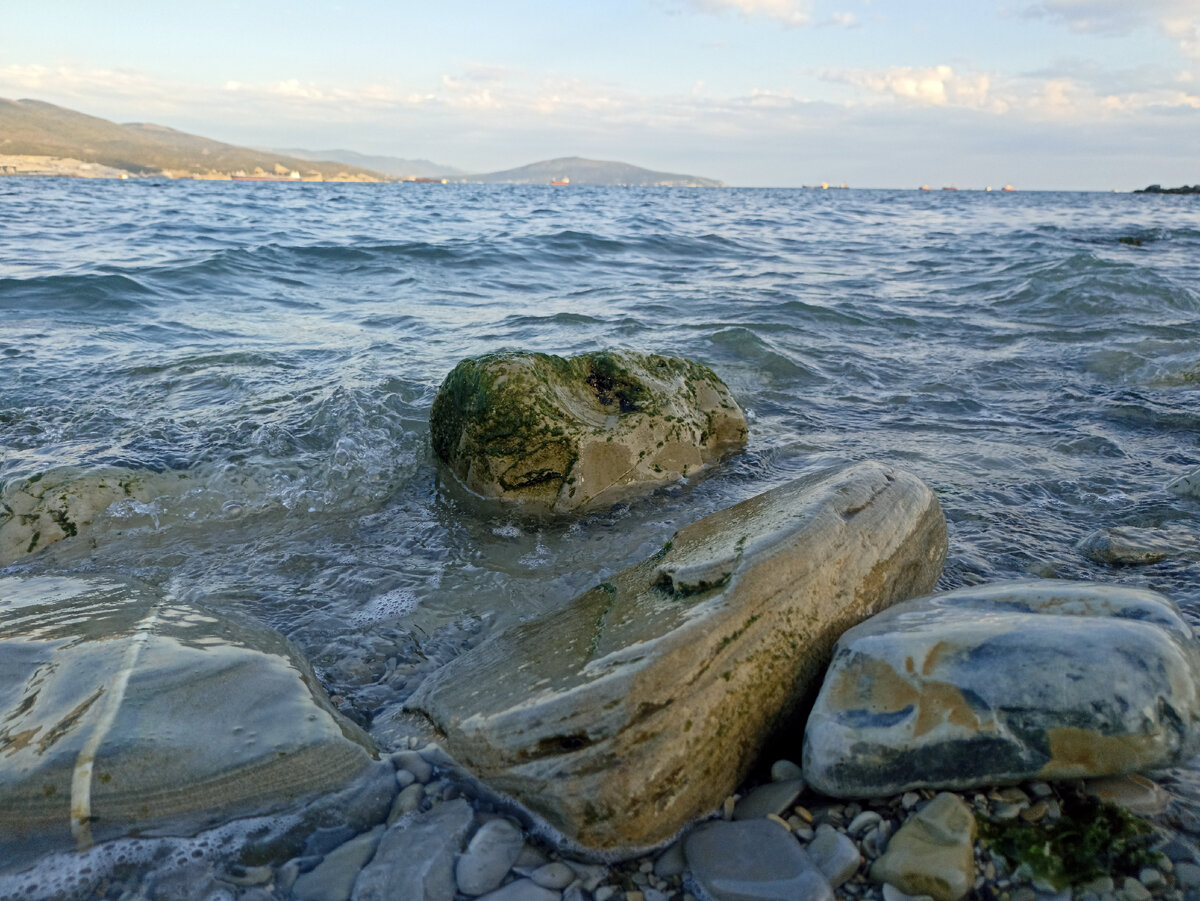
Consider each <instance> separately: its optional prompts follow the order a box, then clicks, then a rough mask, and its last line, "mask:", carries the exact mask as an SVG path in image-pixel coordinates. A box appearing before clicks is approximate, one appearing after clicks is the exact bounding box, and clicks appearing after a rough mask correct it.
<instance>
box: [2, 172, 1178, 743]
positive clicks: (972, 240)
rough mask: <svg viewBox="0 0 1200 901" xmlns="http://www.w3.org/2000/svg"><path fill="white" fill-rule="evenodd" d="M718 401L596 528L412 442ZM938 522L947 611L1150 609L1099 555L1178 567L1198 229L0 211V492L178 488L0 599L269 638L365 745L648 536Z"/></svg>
mask: <svg viewBox="0 0 1200 901" xmlns="http://www.w3.org/2000/svg"><path fill="white" fill-rule="evenodd" d="M614 346H615V347H631V348H637V349H641V350H646V351H652V352H658V353H669V354H677V355H682V356H686V357H690V358H693V359H696V360H700V361H702V362H704V363H706V364H708V365H709V366H711V367H712V368H713V369H714V370H715V371H716V372H717V373H718V374H719V375H720V376H721V377H722V378H723V379H724V380H725V381H726V382H727V383H728V384H729V386H730V388H731V389H732V391H733V393H734V394H735V396H736V397H737V399H738V400H739V401H740V403H741V404H742V406H743V407H744V408H745V410H746V413H747V418H748V420H749V425H750V438H749V444H748V446H747V447H746V449H745V450H744V451H743V452H741V453H739V454H737V455H735V456H733V457H732V458H730V459H729V460H728V461H727V462H725V463H724V464H723V465H721V466H719V467H717V468H716V469H714V470H712V471H710V472H708V473H706V474H704V475H703V476H701V477H698V478H695V479H692V480H690V481H688V482H685V483H682V484H679V485H676V486H673V487H670V488H668V489H665V490H660V491H658V492H656V493H654V494H652V495H651V496H649V497H647V498H645V499H642V500H637V501H633V502H630V503H626V504H621V505H619V506H617V507H615V508H613V509H611V510H605V511H600V512H595V513H591V514H587V515H583V516H578V517H571V518H538V517H531V516H527V515H523V514H521V513H519V512H513V511H509V510H505V509H502V508H500V507H498V506H497V505H495V503H493V502H485V501H483V500H480V499H478V498H475V497H473V496H471V495H469V494H468V493H467V492H465V491H464V490H462V489H461V487H460V486H459V485H458V484H457V483H456V482H455V481H454V479H453V477H452V476H450V475H449V474H448V472H447V471H446V470H445V469H444V468H442V467H441V466H440V465H439V464H438V463H437V461H436V460H435V459H434V457H433V455H432V453H431V450H430V445H429V427H428V413H429V408H430V404H431V402H432V399H433V396H434V394H435V392H436V390H437V387H438V385H439V383H440V382H441V380H442V378H443V377H444V376H445V375H446V373H447V372H448V371H449V370H450V369H451V368H452V367H453V366H454V364H455V363H456V362H458V361H459V360H460V359H462V358H463V357H467V356H471V355H476V354H481V353H485V352H488V351H494V350H499V349H524V350H533V351H544V352H547V353H555V354H562V355H568V354H574V353H579V352H583V351H589V350H593V349H597V348H601V347H614ZM862 459H878V460H885V461H888V462H891V463H894V464H896V465H898V466H901V467H903V468H905V469H908V470H911V471H912V472H914V473H916V474H917V475H919V476H920V477H921V478H922V479H924V480H925V481H926V482H927V483H928V484H929V485H930V486H931V487H932V488H933V489H934V490H935V491H936V493H937V495H938V498H939V500H940V501H941V504H942V506H943V509H944V511H945V514H946V518H947V521H948V524H949V531H950V554H949V558H948V560H947V564H946V569H945V573H944V575H943V577H942V579H941V582H940V583H939V587H940V588H946V589H948V588H955V587H959V586H963V585H969V584H976V583H981V582H990V581H996V580H1004V579H1018V578H1029V577H1059V578H1070V579H1093V580H1099V581H1103V582H1108V583H1117V584H1125V585H1131V586H1139V587H1148V588H1152V589H1155V590H1158V591H1161V592H1163V593H1165V594H1167V595H1168V596H1170V597H1171V598H1173V599H1174V600H1175V601H1176V602H1177V603H1178V604H1179V605H1180V606H1181V607H1182V609H1183V610H1184V612H1185V614H1186V615H1187V616H1188V618H1189V620H1190V621H1191V622H1192V623H1193V624H1200V562H1198V561H1197V555H1187V554H1184V555H1181V556H1179V557H1176V558H1174V559H1168V560H1166V561H1164V562H1161V563H1157V564H1155V565H1152V566H1145V567H1123V568H1118V567H1112V566H1108V565H1104V564H1099V563H1094V562H1091V561H1090V560H1089V559H1087V558H1086V557H1085V556H1084V555H1083V554H1081V552H1080V551H1079V550H1078V549H1077V547H1076V545H1077V543H1078V542H1079V541H1080V540H1081V539H1082V538H1084V537H1085V536H1086V535H1088V534H1089V533H1091V532H1092V531H1094V530H1096V529H1100V528H1106V527H1112V526H1128V525H1132V526H1139V527H1150V528H1155V527H1164V528H1167V527H1169V528H1171V529H1173V530H1175V532H1176V533H1178V532H1179V531H1180V530H1183V531H1184V532H1191V534H1192V535H1195V534H1197V531H1198V528H1197V524H1196V521H1197V514H1198V512H1200V504H1197V503H1196V502H1195V501H1187V500H1185V499H1181V498H1179V497H1176V496H1174V495H1172V494H1170V493H1168V492H1166V491H1164V486H1165V485H1166V484H1167V483H1168V482H1169V481H1170V480H1171V479H1173V478H1175V477H1177V476H1180V475H1183V474H1185V473H1187V472H1190V471H1192V470H1194V469H1196V467H1198V466H1200V207H1198V206H1197V201H1196V198H1193V197H1177V196H1147V195H1116V194H1091V193H1020V192H1017V193H1009V192H1005V193H1000V192H995V193H984V192H967V191H959V192H916V191H867V190H837V191H811V190H766V189H725V190H688V189H655V188H587V187H575V186H572V187H569V188H552V187H549V186H546V187H529V186H471V185H415V184H380V185H335V184H307V183H305V184H277V183H238V184H233V183H214V182H186V181H173V182H168V181H159V180H129V181H99V180H96V181H83V180H67V179H22V178H7V179H3V180H0V482H11V481H14V480H18V479H21V478H24V477H28V476H31V475H35V474H37V473H40V472H44V471H46V470H49V469H52V468H54V467H59V466H72V467H80V468H84V469H87V468H93V467H108V466H121V467H130V468H136V469H142V470H150V471H157V472H166V471H173V472H183V473H186V474H187V475H188V480H187V485H188V487H187V490H180V491H176V492H174V493H171V494H169V495H167V496H164V497H162V498H159V499H157V500H154V501H152V502H149V503H138V502H135V501H132V500H130V501H125V502H121V503H119V504H116V505H114V507H112V508H110V509H109V510H108V511H107V512H106V513H105V514H104V515H103V516H102V517H100V518H99V519H98V521H97V522H96V525H95V529H94V531H93V532H92V534H91V536H90V540H88V541H75V542H72V541H65V542H62V543H60V544H57V545H54V546H51V547H49V548H47V549H46V550H44V551H42V552H40V553H38V554H35V555H33V556H31V557H28V558H26V559H24V560H22V561H20V562H18V563H17V564H15V565H14V566H12V567H11V568H10V570H9V571H11V572H21V573H118V574H124V575H130V576H134V577H137V578H140V579H143V580H147V581H149V582H151V583H154V584H157V585H160V586H162V587H163V588H164V589H165V590H167V591H169V592H171V594H173V595H174V596H175V597H176V598H178V599H179V600H181V601H185V602H186V601H193V602H197V603H201V604H203V605H206V606H213V607H217V608H220V609H226V610H230V611H234V612H236V613H237V614H239V615H247V616H250V617H253V618H254V619H257V620H259V621H261V622H263V623H265V624H267V625H269V626H271V627H272V628H274V629H276V630H278V631H280V632H282V633H284V634H286V635H288V636H289V637H290V638H291V639H293V640H294V641H295V643H296V644H297V645H298V646H299V647H300V649H301V650H302V651H303V652H304V653H305V654H307V656H308V657H309V659H310V660H312V662H313V664H314V666H315V667H316V670H317V672H318V674H319V675H320V677H321V678H322V680H323V681H324V683H325V685H326V687H327V688H328V689H329V691H330V693H331V694H332V695H333V696H334V698H335V702H336V703H338V704H339V706H340V707H341V709H342V710H343V711H344V712H346V713H347V714H348V715H350V716H351V717H353V718H354V719H356V720H357V721H358V722H360V723H361V724H363V725H364V726H365V727H366V728H368V729H369V730H372V731H374V733H375V735H376V737H377V738H378V739H379V740H380V741H381V742H382V743H383V744H384V745H385V746H386V745H387V744H388V742H389V741H391V740H392V739H393V736H392V735H391V734H390V733H389V731H388V728H387V727H386V726H385V725H384V724H386V723H387V722H389V721H390V713H392V712H394V711H395V710H396V709H398V707H399V705H400V704H401V703H402V702H403V700H404V698H406V697H407V696H408V694H410V693H411V692H412V691H413V690H414V689H415V687H416V686H417V685H418V684H419V683H420V680H421V679H422V678H423V676H424V674H426V673H428V672H429V671H430V670H432V669H433V668H435V667H436V666H437V665H438V664H439V663H440V662H442V661H444V660H445V659H448V658H449V657H450V656H453V655H454V654H457V653H459V652H461V651H462V650H463V649H465V648H467V647H470V646H472V645H474V644H476V643H477V642H478V641H479V640H481V639H482V638H484V637H486V636H487V635H489V634H492V633H493V632H494V631H496V630H498V629H501V628H503V627H504V626H506V625H508V624H511V623H513V622H516V621H520V620H523V619H527V618H530V617H533V616H536V615H538V614H540V613H542V612H544V611H547V610H550V609H553V608H554V607H556V606H558V605H560V604H562V603H563V602H565V601H566V600H568V599H570V598H571V597H573V596H574V595H575V594H577V593H578V592H580V591H582V590H584V589H586V588H588V587H590V586H592V585H594V584H596V583H597V582H599V581H602V580H603V579H604V578H605V577H606V576H607V575H609V574H611V573H613V572H615V571H617V570H619V569H621V568H623V567H625V566H626V565H628V564H630V563H632V562H634V561H636V560H639V559H641V558H643V557H645V556H647V555H648V554H649V553H651V552H653V551H654V550H656V549H657V548H659V547H661V546H662V544H663V542H664V541H665V540H666V539H667V538H669V537H670V535H671V533H672V532H673V531H674V530H676V529H677V528H679V527H681V526H683V525H685V524H687V523H689V522H691V521H693V520H695V519H698V518H699V517H701V516H703V515H705V514H707V513H710V512H712V511H714V510H717V509H720V508H723V507H726V506H729V505H730V504H733V503H735V502H737V501H740V500H743V499H745V498H747V497H750V496H752V495H755V494H758V493H760V492H762V491H764V490H766V489H769V488H772V487H774V486H776V485H779V484H782V483H783V482H785V481H787V480H789V479H792V478H795V477H796V476H799V475H801V474H804V473H807V472H811V471H814V470H817V469H820V468H822V467H826V466H829V465H832V464H836V463H840V462H844V461H852V460H862Z"/></svg>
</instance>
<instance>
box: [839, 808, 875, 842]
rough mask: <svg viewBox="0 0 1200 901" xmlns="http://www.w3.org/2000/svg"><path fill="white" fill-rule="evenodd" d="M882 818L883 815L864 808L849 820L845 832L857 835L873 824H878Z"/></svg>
mask: <svg viewBox="0 0 1200 901" xmlns="http://www.w3.org/2000/svg"><path fill="white" fill-rule="evenodd" d="M882 820H883V817H881V816H880V815H879V814H877V813H876V812H875V811H873V810H864V811H863V812H862V813H860V814H859V815H858V816H856V817H855V818H854V819H853V820H851V821H850V825H849V826H847V827H846V832H847V833H848V834H850V835H854V836H857V835H859V834H860V833H865V832H866V831H867V830H868V829H870V828H872V827H874V826H878V825H879V824H880V822H881V821H882Z"/></svg>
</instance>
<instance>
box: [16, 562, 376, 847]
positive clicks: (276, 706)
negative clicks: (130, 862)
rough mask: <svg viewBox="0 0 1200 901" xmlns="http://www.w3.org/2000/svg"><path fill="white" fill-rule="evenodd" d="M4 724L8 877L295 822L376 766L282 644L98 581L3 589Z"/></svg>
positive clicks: (38, 581)
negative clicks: (249, 826) (108, 849)
mask: <svg viewBox="0 0 1200 901" xmlns="http://www.w3.org/2000/svg"><path fill="white" fill-rule="evenodd" d="M0 723H3V724H4V725H3V734H4V736H5V739H4V752H3V753H2V754H0V797H3V799H4V801H3V803H0V860H3V861H4V865H5V866H11V865H14V864H18V863H19V862H20V861H21V860H22V859H25V858H28V857H32V856H42V855H44V854H45V853H47V852H48V851H51V850H55V849H58V848H62V847H64V846H67V847H81V848H86V847H88V846H90V844H91V843H92V842H93V841H100V840H103V839H108V838H114V837H118V836H121V835H127V834H131V833H133V832H140V833H142V834H169V835H170V834H173V835H189V834H193V833H195V832H197V831H199V830H200V829H203V828H207V827H210V826H214V825H217V824H220V823H224V822H228V821H230V820H233V819H236V818H240V817H247V816H254V815H261V814H267V813H271V812H276V811H282V810H285V809H294V808H296V807H298V806H299V805H300V804H302V803H303V802H304V801H306V800H309V799H311V798H315V797H318V796H322V795H325V794H328V793H331V792H334V791H337V790H339V789H341V788H343V787H344V786H347V785H348V784H351V783H353V781H354V780H355V779H356V778H357V777H359V776H363V775H364V774H366V773H367V771H368V770H369V769H370V768H371V765H372V758H371V753H372V752H371V750H370V749H371V742H370V739H368V738H367V736H366V735H365V734H363V733H362V731H361V730H360V729H358V728H357V727H356V726H354V725H353V724H351V723H350V722H348V721H347V720H345V719H343V718H342V717H341V716H340V715H339V714H338V713H337V712H336V711H335V710H334V709H333V707H332V705H331V704H330V703H329V699H328V698H327V697H326V696H325V695H324V693H323V692H322V691H321V689H320V687H319V683H318V681H317V678H316V676H315V675H314V674H313V672H312V670H311V669H310V668H309V666H308V664H307V663H306V662H305V661H304V660H303V658H301V657H300V655H299V654H298V653H297V652H296V651H295V649H294V648H293V647H292V646H291V644H290V643H289V642H288V641H287V640H286V639H284V638H283V637H282V636H280V635H278V634H277V633H274V632H271V631H270V630H268V629H265V628H262V627H261V626H257V625H254V624H252V623H249V622H241V621H238V620H235V619H232V618H229V617H226V616H222V615H220V614H217V613H215V612H211V611H205V610H202V609H200V608H197V607H193V606H187V605H183V604H178V603H173V602H168V601H166V600H165V599H164V598H162V597H161V596H160V595H159V594H157V593H156V592H155V591H153V590H151V589H149V588H147V587H146V586H142V585H139V584H136V583H132V582H125V581H116V580H113V579H108V578H98V577H88V578H86V579H85V578H75V577H72V578H66V577H32V578H24V577H7V578H4V577H0ZM388 784H389V788H390V786H391V784H392V783H391V780H390V776H389V779H388ZM389 800H390V796H389V797H388V798H385V799H384V803H385V804H386V803H387V801H389Z"/></svg>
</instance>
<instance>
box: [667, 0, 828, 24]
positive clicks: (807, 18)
mask: <svg viewBox="0 0 1200 901" xmlns="http://www.w3.org/2000/svg"><path fill="white" fill-rule="evenodd" d="M684 2H685V5H686V6H689V7H691V8H692V9H696V10H699V11H700V12H705V13H726V12H736V13H740V14H741V15H743V16H745V17H746V18H748V19H755V18H763V19H773V20H775V21H777V22H782V23H783V24H785V25H791V26H799V25H808V24H809V23H810V22H812V3H811V0H684Z"/></svg>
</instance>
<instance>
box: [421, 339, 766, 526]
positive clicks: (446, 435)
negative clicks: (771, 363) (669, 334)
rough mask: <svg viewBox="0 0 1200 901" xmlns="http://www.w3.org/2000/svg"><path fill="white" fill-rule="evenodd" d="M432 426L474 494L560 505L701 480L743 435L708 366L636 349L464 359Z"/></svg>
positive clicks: (741, 420)
mask: <svg viewBox="0 0 1200 901" xmlns="http://www.w3.org/2000/svg"><path fill="white" fill-rule="evenodd" d="M429 424H430V434H431V438H432V442H433V449H434V452H435V453H436V454H437V456H438V457H439V458H440V459H442V460H443V461H444V462H445V463H446V464H447V465H448V466H449V467H450V469H451V470H453V471H454V473H455V474H456V475H457V476H458V477H459V478H461V479H462V481H463V482H464V483H465V484H466V486H467V487H468V488H469V489H470V490H471V491H473V492H475V493H476V494H479V495H482V496H484V497H498V498H502V499H505V500H512V501H521V502H526V503H531V504H534V505H538V506H542V507H545V508H549V509H551V510H554V511H556V512H565V511H570V510H575V509H581V508H594V507H599V506H603V505H606V504H611V503H614V502H615V501H617V500H620V499H621V498H622V497H624V496H626V495H628V494H631V493H634V492H636V491H637V490H638V489H639V488H651V487H654V486H656V485H661V484H664V483H667V482H672V481H675V480H677V479H680V478H682V477H684V476H687V475H692V474H694V473H696V472H699V471H701V470H702V469H705V468H706V467H708V466H710V465H711V464H712V463H714V462H715V461H716V460H718V459H719V458H720V457H721V456H722V455H723V454H725V453H728V452H729V451H731V450H733V449H735V448H737V447H739V446H741V445H743V444H744V443H745V441H746V419H745V416H744V415H743V414H742V411H741V408H740V407H739V406H738V404H737V401H736V400H734V398H733V395H732V394H731V393H730V391H729V388H728V387H726V385H725V383H724V382H722V381H721V380H720V379H719V378H718V377H717V376H716V374H715V373H713V371H712V370H711V369H709V368H708V367H707V366H704V365H702V364H700V363H695V362H692V361H690V360H684V359H681V358H679V357H667V356H659V355H657V354H644V353H638V352H635V351H629V350H605V351H597V352H594V353H587V354H581V355H579V356H575V357H570V358H563V357H556V356H552V355H550V354H542V353H523V352H509V353H495V354H488V355H486V356H482V357H477V358H473V359H467V360H463V361H462V362H460V363H459V364H458V365H457V366H455V367H454V369H453V370H451V372H450V374H449V375H447V376H446V378H445V380H444V381H443V382H442V385H441V387H440V388H439V389H438V393H437V397H436V398H435V399H434V401H433V408H432V409H431V411H430V417H429Z"/></svg>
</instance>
